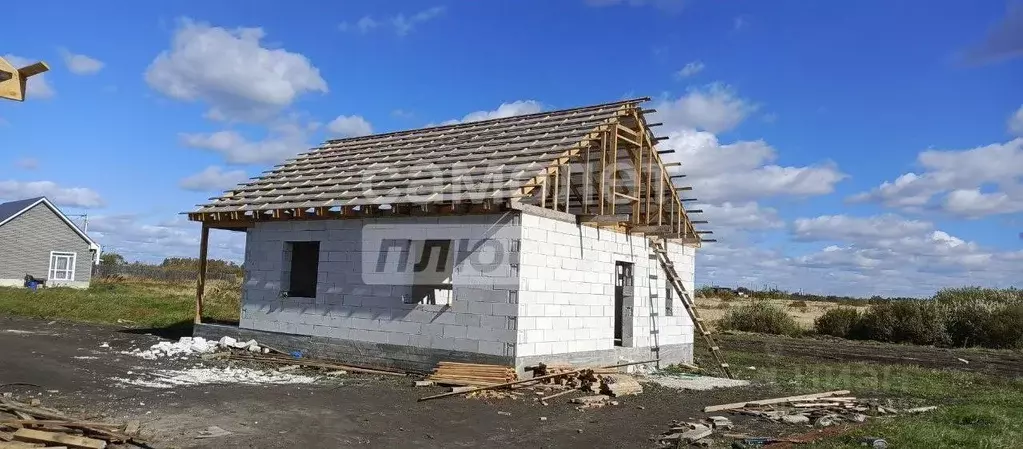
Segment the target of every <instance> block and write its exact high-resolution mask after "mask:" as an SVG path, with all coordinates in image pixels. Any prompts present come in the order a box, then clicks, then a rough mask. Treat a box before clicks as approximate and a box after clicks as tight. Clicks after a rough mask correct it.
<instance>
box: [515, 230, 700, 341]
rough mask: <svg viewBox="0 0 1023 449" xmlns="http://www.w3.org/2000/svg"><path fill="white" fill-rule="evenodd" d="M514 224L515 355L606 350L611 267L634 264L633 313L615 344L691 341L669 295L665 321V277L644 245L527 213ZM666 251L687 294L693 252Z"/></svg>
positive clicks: (610, 330) (687, 323) (610, 328)
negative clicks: (670, 310) (517, 233)
mask: <svg viewBox="0 0 1023 449" xmlns="http://www.w3.org/2000/svg"><path fill="white" fill-rule="evenodd" d="M521 219H522V239H521V243H520V262H521V266H520V275H521V284H520V288H519V304H518V315H519V318H518V342H517V345H516V356H517V357H529V356H537V355H552V354H562V353H568V352H581V351H594V350H610V349H613V348H614V347H615V346H614V315H615V310H614V308H615V300H614V297H615V262H616V261H623V262H630V263H633V264H635V265H634V270H635V273H634V278H635V296H634V298H635V301H634V307H633V309H632V314H631V316H626V317H624V320H627V323H626V324H625V326H624V327H626V328H628V327H629V325H630V324H631V328H632V332H631V336H630V337H627V338H626V339H625V340H626V341H625V342H624V344H623V346H631V347H650V346H654V345H657V346H663V345H674V344H691V343H692V342H693V327H692V321H691V320H690V319H689V317H688V315H687V314H686V313H685V310H684V309H683V308H682V304H681V302H679V299H678V298H677V296H676V297H675V298H674V301H675V307H674V312H675V313H674V316H665V306H664V290H665V284H664V282H665V275H664V273H663V272H662V270H661V267H660V265H659V264H658V263H657V261H656V260H655V259H652V258H651V256H653V255H654V254H653V251H652V248H651V247H650V246H649V240H648V239H646V238H645V237H642V236H630V235H627V234H623V233H619V232H614V231H610V230H598V229H596V228H593V227H590V226H580V225H577V224H574V223H569V222H565V221H559V220H556V219H552V218H546V217H540V216H536V215H530V214H528V213H523V214H522V217H521ZM668 251H669V257H670V258H671V259H672V260H673V262H674V264H675V269H676V271H678V273H679V275H680V276H681V277H682V278H683V280H684V283H685V284H686V287H687V288H688V289H689V290H690V291H692V288H693V287H694V283H693V275H694V267H695V265H694V263H695V256H696V251H695V248H691V247H683V246H682V245H679V244H675V243H671V244H669V248H668ZM651 276H654V278H651ZM654 331H656V332H654Z"/></svg>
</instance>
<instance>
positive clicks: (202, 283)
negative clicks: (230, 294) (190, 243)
mask: <svg viewBox="0 0 1023 449" xmlns="http://www.w3.org/2000/svg"><path fill="white" fill-rule="evenodd" d="M209 246H210V227H209V225H207V224H206V223H203V224H202V235H201V237H200V238H199V280H198V281H196V286H195V324H201V323H202V305H203V304H202V303H203V295H205V294H206V265H207V262H208V261H207V255H208V251H209Z"/></svg>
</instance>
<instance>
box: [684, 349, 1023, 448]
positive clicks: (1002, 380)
mask: <svg viewBox="0 0 1023 449" xmlns="http://www.w3.org/2000/svg"><path fill="white" fill-rule="evenodd" d="M746 338H758V337H757V336H756V335H748V336H746ZM725 355H726V357H727V360H728V362H729V364H731V366H733V367H734V368H735V371H736V372H737V377H740V378H744V379H750V380H753V381H757V382H763V383H768V384H770V385H772V386H774V387H776V388H777V391H774V392H772V394H773V393H778V394H779V395H786V394H800V393H811V392H818V391H828V390H840V389H846V390H850V391H852V392H853V394H854V395H856V396H857V397H860V398H890V399H893V400H895V401H896V403H901V404H904V405H903V406H929V405H936V406H938V409H937V410H936V411H933V412H929V413H924V414H920V415H900V416H894V417H891V418H875V419H871V420H868V421H867V425H866V426H863V427H861V428H857V429H856V430H854V431H852V432H851V433H848V434H846V435H842V436H839V437H833V438H830V439H827V440H825V441H822V442H819V443H816V444H814V445H809V446H805V447H814V448H856V447H862V446H860V442H861V440H862V438H863V437H868V436H870V437H880V438H884V439H885V440H887V442H888V443H889V447H893V448H965V447H969V448H1017V447H1023V378H1019V377H1017V378H1014V379H1012V378H1006V377H996V376H990V375H985V374H974V373H967V372H962V371H954V370H937V369H926V368H920V367H916V366H906V365H884V364H876V363H846V362H832V361H826V360H822V359H819V358H803V357H793V356H783V355H774V354H771V353H766V352H756V353H754V352H741V351H727V349H726V353H725ZM697 358H698V361H703V362H704V365H705V366H713V365H712V364H711V363H710V362H711V358H710V355H709V352H707V351H706V349H705V348H701V347H700V345H697ZM749 367H755V368H756V369H750V368H749ZM711 374H716V373H711ZM805 430H807V429H798V428H796V429H794V432H802V431H805ZM800 447H804V446H800Z"/></svg>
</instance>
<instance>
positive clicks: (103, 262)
mask: <svg viewBox="0 0 1023 449" xmlns="http://www.w3.org/2000/svg"><path fill="white" fill-rule="evenodd" d="M125 264H127V262H125V260H124V256H122V255H120V254H117V253H103V254H102V255H100V256H99V265H100V266H101V267H113V266H118V265H125Z"/></svg>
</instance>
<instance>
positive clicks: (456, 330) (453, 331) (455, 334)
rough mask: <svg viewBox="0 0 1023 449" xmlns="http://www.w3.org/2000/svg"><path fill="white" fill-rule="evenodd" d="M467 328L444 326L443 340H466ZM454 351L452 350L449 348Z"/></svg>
mask: <svg viewBox="0 0 1023 449" xmlns="http://www.w3.org/2000/svg"><path fill="white" fill-rule="evenodd" d="M467 329H468V327H466V326H456V325H451V324H445V325H444V337H445V338H466V332H467ZM451 349H454V348H451Z"/></svg>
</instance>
